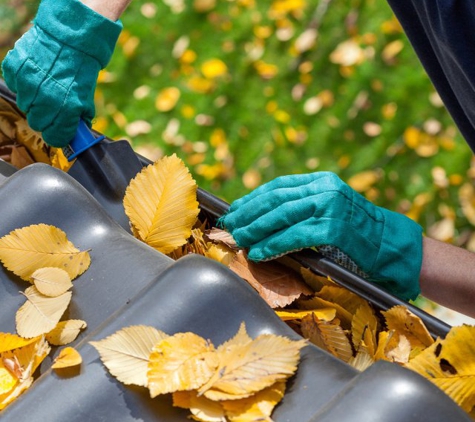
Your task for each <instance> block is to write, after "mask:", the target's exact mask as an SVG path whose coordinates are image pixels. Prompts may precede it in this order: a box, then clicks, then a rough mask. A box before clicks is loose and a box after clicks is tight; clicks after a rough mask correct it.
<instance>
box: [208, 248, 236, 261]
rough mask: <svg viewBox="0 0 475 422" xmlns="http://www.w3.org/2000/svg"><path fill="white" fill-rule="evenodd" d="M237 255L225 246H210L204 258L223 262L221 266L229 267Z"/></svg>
mask: <svg viewBox="0 0 475 422" xmlns="http://www.w3.org/2000/svg"><path fill="white" fill-rule="evenodd" d="M235 255H236V254H235V253H234V252H233V251H232V250H230V249H229V248H227V247H226V246H223V245H213V244H211V245H209V247H208V250H207V251H206V252H205V253H204V256H206V258H209V259H213V260H215V261H218V262H221V264H223V265H226V266H229V264H231V262H232V261H233V259H234V256H235Z"/></svg>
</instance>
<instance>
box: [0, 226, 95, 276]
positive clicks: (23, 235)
mask: <svg viewBox="0 0 475 422" xmlns="http://www.w3.org/2000/svg"><path fill="white" fill-rule="evenodd" d="M0 260H1V261H2V263H3V265H4V266H5V267H6V268H7V269H9V270H10V271H12V272H14V273H15V274H16V275H18V276H19V277H21V278H22V279H23V280H26V281H29V279H30V277H31V275H32V274H33V273H34V272H35V271H36V270H38V269H39V268H43V267H58V268H62V269H64V270H65V271H67V273H68V274H69V276H70V277H71V279H74V278H75V277H77V276H78V275H80V274H82V273H83V272H84V271H86V270H87V268H88V267H89V264H90V262H91V259H90V257H89V253H88V252H87V251H83V252H81V251H80V250H78V249H76V248H75V247H74V245H73V244H72V243H71V242H70V241H69V240H68V239H67V237H66V233H64V232H63V231H62V230H60V229H58V228H57V227H54V226H50V225H47V224H36V225H31V226H27V227H23V228H20V229H16V230H13V231H12V232H10V233H9V234H7V235H5V236H3V237H2V238H0Z"/></svg>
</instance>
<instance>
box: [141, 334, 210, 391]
mask: <svg viewBox="0 0 475 422" xmlns="http://www.w3.org/2000/svg"><path fill="white" fill-rule="evenodd" d="M217 366H218V355H217V354H216V351H215V349H214V346H213V345H212V344H210V343H209V342H208V341H206V340H205V339H203V338H202V337H200V336H198V335H196V334H194V333H178V334H175V335H173V336H170V337H167V338H165V339H164V340H162V341H160V342H159V343H157V344H156V345H155V347H154V348H153V350H152V353H151V354H150V362H149V366H148V367H149V370H148V374H147V376H148V388H149V390H150V395H151V396H152V397H156V396H157V395H159V394H166V393H171V392H174V391H183V390H185V391H186V390H194V389H197V388H199V387H200V386H202V385H203V384H204V383H205V382H207V381H208V380H209V379H210V378H211V376H212V375H213V373H214V371H215V369H216V368H217Z"/></svg>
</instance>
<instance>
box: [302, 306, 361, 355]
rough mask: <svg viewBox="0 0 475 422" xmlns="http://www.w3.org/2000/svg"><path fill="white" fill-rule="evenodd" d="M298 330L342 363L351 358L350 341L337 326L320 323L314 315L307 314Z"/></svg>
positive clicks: (329, 323)
mask: <svg viewBox="0 0 475 422" xmlns="http://www.w3.org/2000/svg"><path fill="white" fill-rule="evenodd" d="M300 328H301V330H302V334H303V336H304V337H305V338H308V339H309V340H310V341H311V342H312V343H313V344H315V345H316V346H319V347H321V348H322V349H325V350H328V351H329V352H330V353H332V354H333V355H335V356H337V357H339V358H340V359H342V360H343V361H345V362H348V360H350V359H351V358H352V357H353V349H352V347H351V344H350V341H349V339H348V337H347V336H346V334H345V332H344V331H343V329H342V328H341V327H340V326H339V325H337V324H332V323H331V322H326V321H321V320H319V319H318V318H317V317H316V316H315V314H309V315H307V316H306V317H304V318H303V319H302V322H301V324H300Z"/></svg>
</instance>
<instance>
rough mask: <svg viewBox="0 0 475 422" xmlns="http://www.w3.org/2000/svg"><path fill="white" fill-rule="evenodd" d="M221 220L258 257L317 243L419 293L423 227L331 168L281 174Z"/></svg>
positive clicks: (392, 286) (395, 286)
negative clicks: (352, 185)
mask: <svg viewBox="0 0 475 422" xmlns="http://www.w3.org/2000/svg"><path fill="white" fill-rule="evenodd" d="M218 224H219V225H222V226H224V227H225V228H226V229H227V230H228V231H229V232H230V233H231V234H232V236H233V237H234V239H235V240H236V242H237V244H238V245H239V246H240V247H243V248H249V255H248V257H249V259H251V260H253V261H263V260H268V259H271V258H275V257H278V256H281V255H283V254H286V253H288V252H294V251H297V250H300V249H303V248H309V247H317V248H318V249H319V250H320V251H321V252H322V253H324V254H325V251H326V252H327V253H330V254H331V256H335V251H336V255H340V258H341V255H343V257H346V258H349V259H350V260H351V261H353V263H354V264H356V266H357V267H358V268H359V269H360V270H361V271H362V272H363V274H365V275H366V278H368V279H369V280H370V281H373V282H376V283H378V284H380V285H381V286H382V287H384V288H385V289H386V290H388V291H390V292H391V293H393V294H395V295H396V296H398V297H400V298H401V299H403V300H408V299H415V298H416V297H417V295H418V294H419V293H420V288H419V273H420V269H421V265H422V228H421V227H420V226H419V225H418V224H417V223H415V222H414V221H412V220H411V219H409V218H408V217H406V216H404V215H402V214H399V213H396V212H392V211H389V210H386V209H384V208H381V207H377V206H375V205H374V204H372V203H371V202H369V201H368V200H367V199H365V198H364V197H363V196H361V195H360V194H358V193H357V192H356V191H354V190H353V189H352V188H350V187H349V186H348V185H347V184H345V183H344V182H343V181H342V180H341V179H340V178H339V177H338V176H336V175H335V174H333V173H329V172H318V173H311V174H304V175H293V176H283V177H279V178H277V179H275V180H273V181H271V182H269V183H267V184H264V185H262V186H260V187H259V188H257V189H256V190H254V191H253V192H251V193H250V194H249V195H246V196H244V197H243V198H241V199H238V200H236V201H235V202H233V203H232V204H231V206H230V208H229V211H228V212H227V213H226V214H225V215H223V216H222V217H221V218H220V219H219V221H218ZM351 261H350V262H351Z"/></svg>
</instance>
